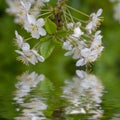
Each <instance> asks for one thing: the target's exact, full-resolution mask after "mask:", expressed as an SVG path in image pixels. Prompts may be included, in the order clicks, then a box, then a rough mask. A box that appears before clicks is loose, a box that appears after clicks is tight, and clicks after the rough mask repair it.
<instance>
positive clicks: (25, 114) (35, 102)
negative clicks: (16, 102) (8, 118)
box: [14, 97, 47, 120]
mask: <svg viewBox="0 0 120 120" xmlns="http://www.w3.org/2000/svg"><path fill="white" fill-rule="evenodd" d="M20 105H21V107H23V110H22V114H21V116H20V117H16V118H14V119H15V120H45V119H46V118H45V116H44V114H43V112H42V111H43V110H46V109H47V105H46V104H45V103H44V102H43V101H42V100H41V99H40V98H39V97H34V98H31V99H30V100H29V102H25V103H23V104H20Z"/></svg>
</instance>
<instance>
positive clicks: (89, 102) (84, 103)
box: [62, 70, 104, 120]
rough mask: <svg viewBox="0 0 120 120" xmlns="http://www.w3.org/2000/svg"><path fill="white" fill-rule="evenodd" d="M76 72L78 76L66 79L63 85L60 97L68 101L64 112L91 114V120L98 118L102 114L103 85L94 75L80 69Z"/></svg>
mask: <svg viewBox="0 0 120 120" xmlns="http://www.w3.org/2000/svg"><path fill="white" fill-rule="evenodd" d="M76 73H77V75H78V77H74V78H73V79H72V81H66V86H65V87H63V95H62V97H64V98H66V99H67V101H68V102H69V103H70V105H69V106H68V107H66V109H65V111H66V114H91V115H92V116H91V117H90V119H91V120H93V119H98V118H99V117H101V116H102V114H103V110H102V109H101V106H100V104H101V102H102V100H101V97H102V96H103V89H104V87H103V86H102V84H101V82H100V80H99V79H98V78H97V77H96V76H95V75H92V74H88V73H86V72H84V71H80V70H77V71H76Z"/></svg>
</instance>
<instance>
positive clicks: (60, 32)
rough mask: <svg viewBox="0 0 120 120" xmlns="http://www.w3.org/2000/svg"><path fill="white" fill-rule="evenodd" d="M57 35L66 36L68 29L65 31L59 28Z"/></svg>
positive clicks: (59, 36)
mask: <svg viewBox="0 0 120 120" xmlns="http://www.w3.org/2000/svg"><path fill="white" fill-rule="evenodd" d="M56 35H57V37H58V38H65V37H66V36H67V31H65V30H59V31H58V32H57V33H56Z"/></svg>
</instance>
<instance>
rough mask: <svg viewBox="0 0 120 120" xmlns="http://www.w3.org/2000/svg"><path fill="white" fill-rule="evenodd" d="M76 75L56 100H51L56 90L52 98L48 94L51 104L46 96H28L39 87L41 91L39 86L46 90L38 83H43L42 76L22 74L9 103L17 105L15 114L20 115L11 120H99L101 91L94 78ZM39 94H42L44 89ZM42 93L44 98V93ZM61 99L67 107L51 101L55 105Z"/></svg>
mask: <svg viewBox="0 0 120 120" xmlns="http://www.w3.org/2000/svg"><path fill="white" fill-rule="evenodd" d="M76 73H77V77H74V78H73V79H72V81H66V85H65V86H64V87H63V88H62V90H63V93H62V95H60V97H58V98H56V97H55V96H54V94H55V93H56V90H54V94H53V93H49V94H50V95H49V96H52V98H53V100H52V98H51V97H50V98H49V97H48V96H46V97H44V98H43V97H42V96H41V95H35V94H32V93H31V94H30V92H31V91H32V90H34V89H35V88H36V87H37V85H38V84H39V83H40V85H41V87H42V85H43V86H44V87H43V88H46V86H45V84H42V82H41V81H43V80H44V81H45V77H44V75H42V74H41V75H38V74H36V73H35V72H32V73H28V72H26V73H24V74H23V75H21V76H20V77H18V79H19V81H18V82H17V83H16V85H15V86H16V88H17V90H16V91H15V97H14V98H13V99H14V101H15V103H16V104H17V105H19V108H18V109H16V110H17V111H18V112H20V113H21V114H20V116H18V117H15V118H14V119H15V120H46V119H49V120H77V119H76V118H73V119H71V118H67V116H68V115H74V116H76V115H85V118H86V119H85V120H87V119H89V120H99V118H101V117H102V115H103V110H102V108H101V105H100V104H101V102H102V100H101V97H102V95H103V89H104V87H103V86H102V84H101V82H100V81H99V79H98V78H97V77H96V76H95V75H92V74H88V73H86V72H84V71H80V70H77V71H76ZM44 81H43V82H44ZM46 83H47V82H46ZM39 87H40V86H39ZM58 89H60V88H58ZM42 90H43V91H44V90H45V91H46V89H42ZM43 93H44V94H45V92H43ZM61 97H62V100H63V99H64V101H66V102H67V103H66V102H65V104H61V105H57V104H56V102H55V101H57V103H60V102H62V101H61ZM55 99H56V100H55ZM46 103H48V105H46ZM68 103H69V104H68ZM51 105H52V106H51ZM44 112H45V113H46V114H45V113H44ZM47 113H48V114H47ZM46 116H47V117H48V118H47V117H46ZM81 117H82V116H80V117H79V118H80V119H81ZM50 118H51V119H50Z"/></svg>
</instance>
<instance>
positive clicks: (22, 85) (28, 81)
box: [14, 72, 44, 104]
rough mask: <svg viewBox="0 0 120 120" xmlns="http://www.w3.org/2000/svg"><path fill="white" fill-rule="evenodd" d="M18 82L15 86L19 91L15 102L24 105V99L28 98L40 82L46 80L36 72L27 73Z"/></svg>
mask: <svg viewBox="0 0 120 120" xmlns="http://www.w3.org/2000/svg"><path fill="white" fill-rule="evenodd" d="M18 80H19V81H18V82H17V83H16V85H15V86H16V88H17V90H16V91H15V97H14V100H15V101H16V103H18V104H20V103H23V101H24V97H26V96H27V95H28V94H29V92H30V91H31V90H33V89H34V88H35V87H36V86H37V84H38V83H39V82H40V81H42V80H44V75H43V74H41V75H38V74H37V73H35V72H32V73H28V72H25V73H24V74H22V75H21V76H19V77H18Z"/></svg>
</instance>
